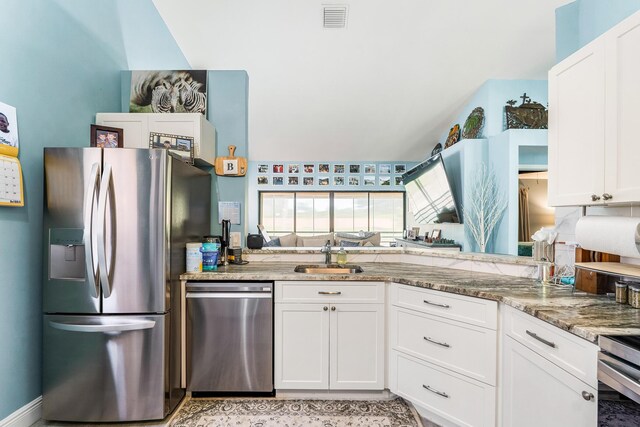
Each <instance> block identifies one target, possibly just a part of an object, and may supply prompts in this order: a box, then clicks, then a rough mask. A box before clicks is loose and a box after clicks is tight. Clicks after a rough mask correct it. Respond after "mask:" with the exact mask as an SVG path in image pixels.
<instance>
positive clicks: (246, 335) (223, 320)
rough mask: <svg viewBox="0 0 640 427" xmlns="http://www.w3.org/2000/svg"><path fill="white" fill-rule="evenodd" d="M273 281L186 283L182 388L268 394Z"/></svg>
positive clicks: (270, 381) (271, 350)
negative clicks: (185, 385)
mask: <svg viewBox="0 0 640 427" xmlns="http://www.w3.org/2000/svg"><path fill="white" fill-rule="evenodd" d="M272 292H273V282H236V283H228V282H187V390H189V391H191V392H223V393H236V392H253V393H272V392H273V298H272Z"/></svg>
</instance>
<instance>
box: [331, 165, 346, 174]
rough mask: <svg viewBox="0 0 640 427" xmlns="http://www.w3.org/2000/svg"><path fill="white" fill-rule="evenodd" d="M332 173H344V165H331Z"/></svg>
mask: <svg viewBox="0 0 640 427" xmlns="http://www.w3.org/2000/svg"><path fill="white" fill-rule="evenodd" d="M333 173H344V165H333Z"/></svg>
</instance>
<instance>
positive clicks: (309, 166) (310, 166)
mask: <svg viewBox="0 0 640 427" xmlns="http://www.w3.org/2000/svg"><path fill="white" fill-rule="evenodd" d="M303 167H304V173H313V172H314V171H315V165H314V164H305V165H303Z"/></svg>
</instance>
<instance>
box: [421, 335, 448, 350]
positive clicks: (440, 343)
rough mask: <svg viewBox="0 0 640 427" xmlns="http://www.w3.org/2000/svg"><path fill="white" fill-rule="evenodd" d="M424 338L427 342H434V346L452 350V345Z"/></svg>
mask: <svg viewBox="0 0 640 427" xmlns="http://www.w3.org/2000/svg"><path fill="white" fill-rule="evenodd" d="M422 338H424V340H425V341H429V342H432V343H434V344H438V345H441V346H442V347H447V348H451V345H449V344H447V343H446V342H439V341H436V340H432V339H431V338H429V337H422Z"/></svg>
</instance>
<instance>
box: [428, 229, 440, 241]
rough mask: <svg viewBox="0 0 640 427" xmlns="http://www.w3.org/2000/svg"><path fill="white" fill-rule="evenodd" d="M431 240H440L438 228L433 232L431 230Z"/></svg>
mask: <svg viewBox="0 0 640 427" xmlns="http://www.w3.org/2000/svg"><path fill="white" fill-rule="evenodd" d="M430 237H431V239H433V240H438V239H439V238H440V229H439V228H434V229H433V230H431V236H430Z"/></svg>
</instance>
